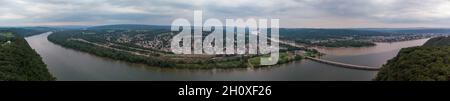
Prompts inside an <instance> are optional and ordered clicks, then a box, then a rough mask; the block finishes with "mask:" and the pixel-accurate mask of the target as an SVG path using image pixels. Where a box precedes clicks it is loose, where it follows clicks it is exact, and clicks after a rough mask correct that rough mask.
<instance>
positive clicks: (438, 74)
mask: <svg viewBox="0 0 450 101" xmlns="http://www.w3.org/2000/svg"><path fill="white" fill-rule="evenodd" d="M449 79H450V38H449V37H437V38H432V39H430V40H429V41H427V42H426V43H425V44H424V45H423V46H420V47H411V48H404V49H402V50H401V51H400V52H399V54H398V55H397V56H396V57H394V58H393V59H391V60H389V61H388V63H387V64H385V65H384V66H383V67H382V68H381V70H380V72H378V75H377V77H376V78H375V80H378V81H448V80H449Z"/></svg>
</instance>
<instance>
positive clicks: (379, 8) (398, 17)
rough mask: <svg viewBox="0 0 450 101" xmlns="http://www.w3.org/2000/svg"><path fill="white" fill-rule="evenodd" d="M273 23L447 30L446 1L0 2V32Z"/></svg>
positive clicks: (448, 0)
mask: <svg viewBox="0 0 450 101" xmlns="http://www.w3.org/2000/svg"><path fill="white" fill-rule="evenodd" d="M194 10H203V11H204V12H203V13H204V18H219V19H225V18H279V19H280V21H281V22H280V23H281V26H282V27H450V25H448V23H450V12H449V11H450V0H426V1H424V0H151V1H150V0H64V1H62V0H1V1H0V26H28V25H71V24H88V25H92V24H93V25H104V24H117V23H137V24H170V23H171V21H172V20H173V19H176V18H187V19H191V18H192V16H193V11H194Z"/></svg>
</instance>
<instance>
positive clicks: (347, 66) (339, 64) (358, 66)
mask: <svg viewBox="0 0 450 101" xmlns="http://www.w3.org/2000/svg"><path fill="white" fill-rule="evenodd" d="M272 41H278V42H279V43H282V44H286V45H289V46H293V47H298V48H305V47H303V46H301V45H297V44H295V43H289V42H285V41H281V40H272ZM300 55H302V56H304V55H303V54H300ZM304 57H305V58H306V59H310V60H313V61H316V62H320V63H324V64H329V65H334V66H338V67H344V68H349V69H357V70H367V71H378V70H380V67H370V66H361V65H354V64H347V63H341V62H336V61H330V60H324V59H319V58H314V57H309V56H304Z"/></svg>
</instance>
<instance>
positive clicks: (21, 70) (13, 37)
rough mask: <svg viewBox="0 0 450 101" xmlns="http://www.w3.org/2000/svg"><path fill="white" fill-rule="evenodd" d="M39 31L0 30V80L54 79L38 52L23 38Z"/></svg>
mask: <svg viewBox="0 0 450 101" xmlns="http://www.w3.org/2000/svg"><path fill="white" fill-rule="evenodd" d="M22 32H23V33H22ZM40 32H41V30H31V29H19V28H13V29H1V30H0V80H2V81H51V80H55V78H54V77H53V76H52V75H51V74H50V73H49V71H48V69H47V66H46V65H45V63H44V62H43V61H42V59H41V57H40V56H39V54H37V53H36V52H35V51H34V50H33V49H32V48H31V47H30V46H29V45H28V43H27V41H26V40H25V39H24V38H23V37H24V36H30V35H35V34H38V33H40Z"/></svg>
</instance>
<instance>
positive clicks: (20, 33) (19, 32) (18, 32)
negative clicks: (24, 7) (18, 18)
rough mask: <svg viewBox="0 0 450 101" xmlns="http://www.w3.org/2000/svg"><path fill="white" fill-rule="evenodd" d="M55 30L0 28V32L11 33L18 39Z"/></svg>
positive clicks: (45, 28) (47, 28)
mask: <svg viewBox="0 0 450 101" xmlns="http://www.w3.org/2000/svg"><path fill="white" fill-rule="evenodd" d="M53 30H57V29H55V28H50V27H11V28H0V31H2V32H13V33H15V34H16V35H17V36H19V37H27V36H32V35H37V34H41V33H44V32H48V31H53Z"/></svg>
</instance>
